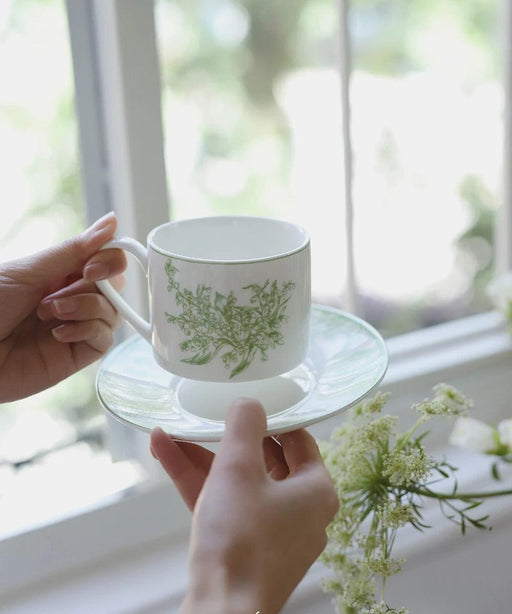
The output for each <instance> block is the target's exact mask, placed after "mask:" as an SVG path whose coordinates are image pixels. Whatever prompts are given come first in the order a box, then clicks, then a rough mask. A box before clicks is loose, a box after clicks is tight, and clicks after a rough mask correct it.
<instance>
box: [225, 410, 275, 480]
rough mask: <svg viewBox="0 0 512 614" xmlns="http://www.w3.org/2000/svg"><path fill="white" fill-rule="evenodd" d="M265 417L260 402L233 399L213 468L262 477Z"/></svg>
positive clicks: (263, 473) (263, 472)
mask: <svg viewBox="0 0 512 614" xmlns="http://www.w3.org/2000/svg"><path fill="white" fill-rule="evenodd" d="M266 430H267V417H266V415H265V410H264V409H263V407H262V406H261V403H259V402H258V401H256V400H254V399H245V398H240V399H236V400H235V401H234V402H233V403H232V404H231V406H230V408H229V411H228V415H227V418H226V427H225V429H224V436H223V438H222V441H221V444H220V448H219V452H218V454H217V458H216V461H215V465H216V466H219V467H225V466H229V467H230V469H240V470H241V471H251V472H256V473H258V474H259V475H260V476H262V477H263V476H264V475H265V473H266V472H265V463H264V456H263V445H262V442H263V438H264V437H265V434H266Z"/></svg>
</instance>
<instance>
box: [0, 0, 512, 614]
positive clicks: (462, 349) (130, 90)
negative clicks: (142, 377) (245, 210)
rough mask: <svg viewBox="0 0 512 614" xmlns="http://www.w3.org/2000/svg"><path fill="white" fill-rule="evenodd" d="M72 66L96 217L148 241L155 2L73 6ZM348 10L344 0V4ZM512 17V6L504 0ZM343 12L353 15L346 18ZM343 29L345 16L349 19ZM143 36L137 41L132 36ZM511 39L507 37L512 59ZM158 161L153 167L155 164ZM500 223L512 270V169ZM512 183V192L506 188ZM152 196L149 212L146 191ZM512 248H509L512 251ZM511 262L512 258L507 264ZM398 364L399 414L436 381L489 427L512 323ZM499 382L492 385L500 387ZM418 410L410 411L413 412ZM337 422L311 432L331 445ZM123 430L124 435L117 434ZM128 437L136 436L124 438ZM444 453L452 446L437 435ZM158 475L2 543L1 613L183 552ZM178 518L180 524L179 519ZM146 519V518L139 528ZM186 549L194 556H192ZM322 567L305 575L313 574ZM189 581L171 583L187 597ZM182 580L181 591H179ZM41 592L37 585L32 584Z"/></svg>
mask: <svg viewBox="0 0 512 614" xmlns="http://www.w3.org/2000/svg"><path fill="white" fill-rule="evenodd" d="M66 2H67V10H68V17H69V26H70V36H71V46H72V53H73V63H74V70H75V81H76V82H75V87H76V104H77V112H78V116H79V124H80V126H81V129H80V140H81V156H82V171H83V177H84V184H85V193H86V200H87V211H88V218H89V221H93V220H94V219H97V218H98V217H100V216H101V215H103V214H104V213H106V212H107V211H110V210H114V211H116V213H117V215H118V217H119V221H120V233H121V234H127V235H130V236H132V237H135V238H137V239H138V240H140V241H142V242H144V241H145V237H146V235H147V233H148V232H149V230H150V229H151V228H153V227H154V226H156V225H158V224H160V223H162V222H164V221H167V220H168V218H169V204H168V195H167V180H166V175H165V164H164V153H163V151H164V150H163V141H162V135H163V131H162V120H161V108H160V82H159V76H158V75H159V72H158V57H157V52H156V37H155V28H154V6H153V1H152V0H93V1H92V2H91V1H90V0H66ZM340 2H341V4H340V6H342V7H344V8H343V10H345V9H346V6H347V2H346V0H340ZM503 2H504V6H505V8H506V10H507V11H508V13H507V15H509V16H512V0H503ZM340 14H342V15H343V14H344V15H345V17H344V18H343V19H346V10H345V13H340ZM504 22H505V23H506V24H508V25H507V28H508V29H511V28H512V25H511V24H512V19H508V20H504ZM342 23H344V22H343V20H342ZM135 31H136V32H137V36H133V32H135ZM510 34H511V32H509V31H507V33H506V36H505V41H507V44H506V45H505V48H506V50H508V51H510V45H511V36H510ZM511 58H512V54H510V53H509V54H508V57H506V61H505V64H506V92H507V96H506V106H505V117H506V122H505V134H506V138H505V148H504V157H505V162H504V167H505V169H511V168H512V59H511ZM142 127H143V129H142ZM149 161H152V163H149ZM505 176H506V178H507V177H508V179H506V181H505V194H504V203H503V212H502V215H503V216H504V218H503V219H505V220H506V223H503V222H502V223H500V229H501V230H500V233H498V238H497V242H498V244H499V246H498V247H499V249H498V251H500V252H503V251H504V247H503V246H506V248H507V249H508V252H506V253H507V254H508V256H507V257H506V258H505V259H504V261H505V265H503V266H504V267H506V268H510V266H511V265H512V239H511V237H512V222H511V220H512V213H511V212H512V180H511V179H510V177H511V176H512V173H509V174H508V175H507V174H505ZM507 186H508V187H507ZM148 193H150V194H152V198H151V202H150V203H149V204H148V203H147V201H146V195H147V194H148ZM505 251H506V250H505ZM502 261H503V260H502ZM126 295H127V297H128V300H129V301H130V302H131V303H132V304H133V305H134V307H135V308H136V309H138V310H139V311H140V312H141V313H144V312H145V310H147V304H146V302H145V300H144V299H142V300H141V298H140V297H145V296H146V289H145V287H144V288H142V287H141V285H140V283H139V285H137V284H133V285H129V287H128V288H127V290H126ZM387 345H388V349H389V356H390V368H389V371H388V373H387V375H386V377H385V378H384V380H383V382H382V384H381V385H380V387H379V388H380V389H383V390H386V391H390V392H391V393H392V398H396V401H393V405H392V408H393V410H394V411H395V412H396V413H398V414H399V415H402V416H405V415H406V414H407V411H408V407H407V404H406V403H407V401H408V400H409V399H411V398H414V400H416V401H417V400H420V398H421V396H420V395H423V394H426V392H425V391H428V389H429V388H430V387H431V385H432V384H435V383H437V382H439V381H448V382H451V381H453V380H455V381H457V383H458V384H460V386H461V388H462V389H463V390H465V387H466V385H467V386H468V387H469V388H470V389H472V388H475V386H476V385H478V386H480V387H482V388H486V390H485V394H486V396H485V400H486V402H487V403H488V405H489V407H493V408H494V409H493V411H491V412H490V413H489V420H490V421H491V420H496V419H499V418H500V417H505V415H504V412H505V411H506V407H505V403H504V399H503V390H507V388H500V387H499V386H496V385H493V384H492V382H495V381H497V380H499V381H500V383H501V384H503V385H504V386H507V385H508V388H510V385H511V384H509V380H510V379H511V378H509V377H508V376H507V374H508V372H509V371H510V361H511V353H510V350H511V342H510V337H509V334H508V331H507V328H506V324H505V322H504V320H503V318H502V317H501V316H499V315H498V314H497V313H494V312H490V313H486V314H481V315H478V316H472V317H469V318H464V319H461V320H457V321H455V322H450V323H447V324H442V325H439V326H435V327H431V328H428V329H423V330H420V331H416V332H414V333H409V334H407V335H401V336H399V337H395V338H392V339H389V340H387ZM493 378H494V379H493ZM409 407H410V406H409ZM340 419H341V418H340V417H337V418H334V419H331V420H328V421H326V422H324V423H321V424H320V425H318V426H317V427H313V428H312V429H311V430H312V432H313V433H314V434H315V435H316V436H318V437H324V438H325V437H327V435H328V433H329V432H330V430H331V429H332V427H333V424H335V423H336V421H338V420H340ZM116 428H117V427H116ZM119 428H120V431H119V433H121V434H119V433H118V434H117V435H115V431H114V440H115V439H116V437H117V441H118V442H119V441H120V442H121V445H120V446H119V447H120V448H123V447H124V448H126V447H127V441H128V440H130V441H131V449H132V450H133V449H137V450H139V451H140V450H141V449H142V447H143V446H145V447H147V437H146V436H144V435H142V436H140V437H139V439H138V443H137V442H136V443H135V444H134V443H133V440H132V439H130V438H131V437H132V434H133V432H132V431H130V430H128V429H126V428H124V427H119ZM127 438H128V439H127ZM435 445H438V446H439V447H440V448H442V447H443V446H444V445H445V444H444V443H443V441H442V439H441V438H440V439H439V440H437V443H436V444H435ZM160 477H161V474H158V476H157V477H155V478H154V479H152V480H148V482H147V483H144V484H140V485H139V486H137V487H136V488H132V489H129V490H128V491H125V492H123V493H120V494H119V495H116V496H114V497H111V498H109V499H108V500H106V501H102V502H98V504H97V505H96V506H94V507H93V508H91V509H90V510H88V511H85V512H82V513H78V514H76V515H70V516H69V517H67V518H64V519H59V520H56V521H55V522H54V523H51V524H47V525H45V526H37V527H33V528H31V529H29V530H27V531H24V532H21V533H18V534H16V535H12V536H10V537H7V538H5V539H4V540H2V542H1V549H2V559H3V561H4V562H6V563H7V564H6V565H5V569H4V570H3V573H2V574H0V605H1V603H2V599H12V598H15V597H16V595H20V594H21V592H22V591H27V590H38V589H37V586H40V585H41V584H40V583H41V582H46V581H50V580H51V579H52V578H56V577H57V576H58V575H60V574H64V575H66V576H69V574H73V573H80V570H81V569H84V568H85V567H86V566H91V565H99V564H100V562H101V561H106V560H109V559H112V557H116V556H122V555H123V553H127V552H133V551H135V550H137V549H139V550H140V549H143V548H155V549H158V547H159V546H158V547H157V546H156V545H155V544H161V543H165V544H166V548H167V547H168V548H169V549H170V550H171V551H175V552H179V553H180V556H181V554H182V553H183V550H184V544H186V537H187V535H188V530H189V522H190V518H189V513H188V511H187V510H186V509H185V507H184V506H183V504H182V503H181V500H180V498H179V496H178V494H177V493H176V491H175V490H174V489H172V488H171V487H170V486H169V483H168V481H167V480H165V481H164V480H162V479H160ZM171 514H172V516H171ZM141 518H146V519H147V521H146V522H141ZM185 549H186V548H185ZM315 574H316V575H318V573H317V572H316V571H314V570H313V572H312V573H311V574H309V575H308V577H310V578H311V577H316V575H315ZM183 582H184V580H183V578H182V577H181V576H180V579H179V581H178V580H176V582H175V583H174V585H173V582H172V581H171V582H170V584H169V585H168V587H167V588H168V589H169V590H171V589H172V587H173V586H174V588H175V590H176V595H178V596H180V595H181V594H182V591H183ZM180 583H181V584H180ZM34 587H35V588H34Z"/></svg>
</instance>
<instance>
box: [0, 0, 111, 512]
mask: <svg viewBox="0 0 512 614" xmlns="http://www.w3.org/2000/svg"><path fill="white" fill-rule="evenodd" d="M0 5H1V9H0V74H1V75H2V78H1V79H0V152H1V159H2V185H1V192H2V227H1V230H0V236H1V240H0V259H1V260H2V261H6V260H10V259H13V258H17V257H20V256H23V255H26V254H29V253H32V252H34V251H36V250H39V249H42V248H45V247H48V246H50V245H52V244H54V243H56V242H58V241H60V240H62V239H64V238H67V237H69V236H70V235H72V234H74V233H77V232H79V231H80V230H81V229H82V228H83V227H84V219H85V215H84V202H83V195H82V190H81V184H80V178H79V172H80V169H79V156H78V143H77V126H76V119H75V110H74V100H73V77H72V67H71V55H70V48H69V36H68V29H67V21H66V14H65V4H64V2H62V1H60V0H44V1H41V0H38V1H37V2H36V1H30V0H16V1H11V2H9V1H6V0H4V1H3V2H2V3H0ZM93 382H94V372H93V369H89V370H86V371H84V372H81V373H79V374H77V375H75V376H73V377H71V378H69V379H68V380H66V381H65V382H62V383H61V384H60V385H58V386H55V387H54V388H52V389H50V390H47V391H45V392H43V393H41V394H38V395H35V396H32V397H30V398H28V399H25V400H23V401H19V402H16V403H9V404H5V405H3V406H2V408H1V411H0V492H1V493H2V496H4V497H5V496H7V494H8V493H10V494H12V493H14V492H15V491H16V489H19V488H21V486H20V485H21V484H22V483H23V480H20V481H18V482H17V486H15V484H14V482H13V481H12V478H13V475H14V468H13V464H16V463H21V464H22V463H23V462H24V461H27V460H28V459H30V458H31V457H33V456H34V455H36V454H37V453H40V452H45V451H46V450H48V449H51V448H52V447H54V446H60V445H66V444H69V443H73V442H74V441H75V440H76V439H77V438H80V437H82V436H84V435H85V433H86V432H87V433H88V435H87V437H86V441H88V442H89V443H90V444H91V445H93V447H94V445H95V444H96V443H99V442H100V441H99V440H101V437H99V435H100V434H101V430H100V429H101V420H102V418H101V414H100V411H99V406H98V402H97V400H96V395H95V393H94V386H93ZM98 437H99V440H98ZM61 455H62V453H61ZM75 456H76V453H75ZM20 466H21V465H20ZM18 473H19V472H18ZM25 479H26V478H25ZM63 492H64V491H63ZM68 494H69V493H68ZM7 501H8V499H3V507H4V508H5V509H7V508H6V505H7ZM20 509H21V508H20ZM4 518H6V517H5V516H4ZM6 520H7V523H8V521H9V519H8V518H6Z"/></svg>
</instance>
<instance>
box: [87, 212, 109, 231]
mask: <svg viewBox="0 0 512 614" xmlns="http://www.w3.org/2000/svg"><path fill="white" fill-rule="evenodd" d="M115 216H116V214H115V213H114V212H113V211H110V212H109V213H107V214H106V215H104V216H103V217H100V219H99V220H96V221H95V222H94V224H93V225H92V226H91V227H90V228H89V230H92V231H93V232H98V231H99V230H102V229H103V228H105V226H108V225H109V224H110V222H111V221H112V220H113V219H114V218H115Z"/></svg>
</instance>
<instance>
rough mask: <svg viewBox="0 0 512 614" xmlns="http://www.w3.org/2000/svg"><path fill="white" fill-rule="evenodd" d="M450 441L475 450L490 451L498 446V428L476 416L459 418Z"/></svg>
mask: <svg viewBox="0 0 512 614" xmlns="http://www.w3.org/2000/svg"><path fill="white" fill-rule="evenodd" d="M450 443H451V444H453V445H455V446H458V447H459V448H466V449H467V450H473V451H474V452H484V453H489V452H492V451H493V450H494V449H495V448H496V430H495V429H493V428H492V427H491V426H489V425H488V424H486V423H485V422H482V421H481V420H476V418H458V419H457V421H456V422H455V426H454V427H453V431H452V433H451V435H450Z"/></svg>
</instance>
